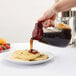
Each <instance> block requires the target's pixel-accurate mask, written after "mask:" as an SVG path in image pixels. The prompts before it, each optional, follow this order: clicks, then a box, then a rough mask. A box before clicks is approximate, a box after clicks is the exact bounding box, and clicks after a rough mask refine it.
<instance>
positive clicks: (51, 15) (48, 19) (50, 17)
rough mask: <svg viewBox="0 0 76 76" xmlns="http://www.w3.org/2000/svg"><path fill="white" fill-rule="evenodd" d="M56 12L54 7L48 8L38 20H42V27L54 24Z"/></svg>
mask: <svg viewBox="0 0 76 76" xmlns="http://www.w3.org/2000/svg"><path fill="white" fill-rule="evenodd" d="M56 16H57V12H56V10H55V9H54V8H51V9H48V10H47V11H46V12H45V13H44V14H43V16H42V17H41V18H40V19H39V20H38V22H43V24H44V25H45V26H44V27H45V28H47V27H49V26H54V20H55V19H56Z"/></svg>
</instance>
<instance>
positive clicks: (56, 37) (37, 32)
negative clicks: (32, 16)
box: [32, 23, 71, 47]
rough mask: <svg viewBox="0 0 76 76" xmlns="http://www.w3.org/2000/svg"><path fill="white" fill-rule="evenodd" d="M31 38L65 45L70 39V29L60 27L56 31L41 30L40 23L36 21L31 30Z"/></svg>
mask: <svg viewBox="0 0 76 76" xmlns="http://www.w3.org/2000/svg"><path fill="white" fill-rule="evenodd" d="M32 39H33V40H38V41H40V42H43V43H46V44H50V45H54V46H59V47H65V46H67V45H68V44H69V42H70V40H71V29H61V31H58V32H43V30H42V24H41V23H38V24H36V25H35V29H34V30H33V33H32Z"/></svg>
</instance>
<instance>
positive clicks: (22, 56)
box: [10, 50, 48, 61]
mask: <svg viewBox="0 0 76 76" xmlns="http://www.w3.org/2000/svg"><path fill="white" fill-rule="evenodd" d="M10 58H11V59H14V60H22V61H39V60H45V59H48V55H46V54H41V53H40V52H37V51H36V50H34V51H33V52H31V51H28V50H17V51H15V52H13V53H12V55H11V56H10Z"/></svg>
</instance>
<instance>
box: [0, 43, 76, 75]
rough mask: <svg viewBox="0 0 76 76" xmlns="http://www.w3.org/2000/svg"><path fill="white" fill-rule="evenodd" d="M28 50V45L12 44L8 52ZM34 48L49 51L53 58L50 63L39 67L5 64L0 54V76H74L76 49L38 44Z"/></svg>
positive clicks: (75, 72)
mask: <svg viewBox="0 0 76 76" xmlns="http://www.w3.org/2000/svg"><path fill="white" fill-rule="evenodd" d="M26 48H27V49H29V43H12V44H11V49H10V50H9V51H13V50H17V49H26ZM34 48H35V49H38V50H42V51H50V52H52V53H53V54H54V55H55V57H54V59H53V60H52V61H50V62H47V63H44V64H39V65H19V64H14V63H9V62H6V61H4V60H3V59H2V56H3V54H4V53H1V54H0V75H1V76H76V48H70V47H66V48H58V47H53V46H48V45H45V44H41V43H38V42H35V43H34ZM5 53H6V52H5Z"/></svg>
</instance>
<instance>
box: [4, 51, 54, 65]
mask: <svg viewBox="0 0 76 76" xmlns="http://www.w3.org/2000/svg"><path fill="white" fill-rule="evenodd" d="M44 53H45V54H47V55H48V56H49V58H48V59H46V60H40V61H21V60H12V59H10V56H11V54H12V53H7V54H5V56H4V57H3V59H4V60H6V61H9V62H12V63H15V64H40V63H45V62H48V61H51V60H52V59H53V58H54V55H53V54H52V53H50V52H44Z"/></svg>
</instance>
